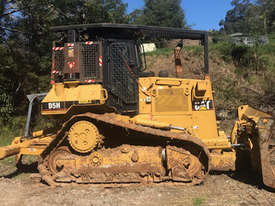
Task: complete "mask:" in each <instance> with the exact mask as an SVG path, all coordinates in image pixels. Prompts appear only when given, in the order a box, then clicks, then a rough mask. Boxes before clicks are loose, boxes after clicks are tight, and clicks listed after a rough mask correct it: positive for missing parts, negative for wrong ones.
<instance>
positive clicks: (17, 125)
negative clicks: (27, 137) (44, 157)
mask: <svg viewBox="0 0 275 206" xmlns="http://www.w3.org/2000/svg"><path fill="white" fill-rule="evenodd" d="M25 119H26V118H25V117H22V116H19V117H15V118H13V120H11V121H10V122H9V123H5V124H4V123H3V122H2V121H0V125H1V126H0V146H6V145H9V144H10V143H11V141H12V140H13V138H14V137H16V136H20V135H23V133H24V129H25Z"/></svg>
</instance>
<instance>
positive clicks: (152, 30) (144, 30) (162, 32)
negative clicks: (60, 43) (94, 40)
mask: <svg viewBox="0 0 275 206" xmlns="http://www.w3.org/2000/svg"><path fill="white" fill-rule="evenodd" d="M51 30H52V31H54V32H65V31H70V30H75V31H77V32H79V33H81V34H88V35H89V36H96V37H103V38H106V37H109V38H112V37H113V38H130V39H139V38H142V39H146V40H150V39H192V40H202V41H204V40H205V39H206V38H207V36H208V33H207V32H206V31H199V30H187V29H181V28H171V27H158V26H140V25H133V24H110V23H97V24H80V25H65V26H55V27H52V28H51Z"/></svg>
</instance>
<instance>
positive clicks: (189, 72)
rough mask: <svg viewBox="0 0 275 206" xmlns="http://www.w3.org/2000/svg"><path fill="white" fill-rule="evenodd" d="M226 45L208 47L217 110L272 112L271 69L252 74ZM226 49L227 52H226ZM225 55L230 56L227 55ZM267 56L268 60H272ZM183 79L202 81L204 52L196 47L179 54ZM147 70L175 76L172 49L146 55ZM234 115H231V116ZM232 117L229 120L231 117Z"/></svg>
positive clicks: (273, 83) (274, 94)
mask: <svg viewBox="0 0 275 206" xmlns="http://www.w3.org/2000/svg"><path fill="white" fill-rule="evenodd" d="M226 47H228V45H226V44H210V47H209V70H210V78H211V80H212V84H213V88H214V92H215V94H214V95H215V105H216V109H217V110H218V111H219V110H222V111H225V112H226V113H231V114H232V113H234V111H235V110H236V109H237V107H238V106H239V105H241V104H249V105H251V106H253V107H256V108H259V109H261V110H264V111H266V112H269V113H274V111H273V108H274V106H275V92H274V91H273V88H275V81H274V76H275V75H274V74H275V73H274V70H273V71H272V68H273V66H274V65H271V66H270V68H268V67H265V66H263V68H261V70H260V71H255V70H254V68H252V67H251V65H248V66H243V65H240V64H237V62H235V61H234V57H233V56H231V54H230V53H229V52H230V51H225V50H226V49H228V48H226ZM228 50H229V49H228ZM226 52H228V53H229V54H228V55H226ZM273 57H275V55H274V56H273V54H272V53H270V59H274V58H273ZM182 64H183V78H203V73H202V71H203V50H202V47H200V46H196V45H190V43H189V42H187V45H186V46H185V48H184V49H183V51H182ZM147 70H148V71H153V72H154V73H155V74H156V75H157V74H158V73H159V71H160V70H167V71H168V73H169V76H170V77H174V76H175V66H174V56H173V49H172V48H171V49H158V50H157V51H155V52H151V53H148V55H147ZM233 116H234V115H233ZM233 116H232V115H231V117H233Z"/></svg>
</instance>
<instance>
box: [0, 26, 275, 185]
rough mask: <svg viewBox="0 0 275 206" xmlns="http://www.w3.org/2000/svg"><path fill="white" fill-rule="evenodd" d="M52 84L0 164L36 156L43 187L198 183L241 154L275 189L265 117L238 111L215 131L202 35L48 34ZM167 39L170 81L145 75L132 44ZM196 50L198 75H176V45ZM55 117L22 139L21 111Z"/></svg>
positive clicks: (133, 31) (60, 29)
mask: <svg viewBox="0 0 275 206" xmlns="http://www.w3.org/2000/svg"><path fill="white" fill-rule="evenodd" d="M52 31H53V32H56V33H57V36H58V39H57V40H56V41H55V42H54V43H53V48H52V50H53V51H52V70H51V84H52V87H51V89H50V91H49V92H48V93H45V94H37V95H30V96H28V98H29V100H30V107H29V115H28V118H27V124H26V132H25V135H24V136H22V137H16V138H14V140H13V141H12V143H11V145H9V146H5V147H2V148H0V158H1V159H3V158H5V157H8V156H12V155H16V156H17V162H18V164H20V161H21V159H22V156H24V155H34V156H38V157H39V162H38V170H39V172H40V175H41V178H42V180H43V181H45V182H46V183H48V184H49V185H53V186H54V185H58V184H65V183H94V184H95V183H147V182H167V181H168V182H169V181H170V182H179V183H184V184H189V185H193V184H199V183H201V182H203V180H204V179H205V178H206V176H207V174H208V173H209V171H210V170H214V171H234V170H235V169H236V167H237V166H238V163H239V161H238V160H239V159H240V158H241V156H242V154H243V153H248V154H249V155H250V160H251V165H252V166H253V168H254V169H256V170H257V171H258V173H259V177H260V178H262V180H263V183H264V184H265V185H267V186H269V187H271V188H275V168H274V167H275V166H274V163H275V156H274V154H275V152H274V151H275V150H274V145H275V140H274V139H275V126H274V120H273V119H272V117H271V116H270V115H269V114H266V113H263V112H261V111H258V110H256V109H253V108H251V107H249V106H247V105H243V106H240V107H239V109H238V113H239V119H238V121H236V123H235V125H234V128H233V131H232V134H231V135H226V134H225V132H223V131H221V130H220V129H219V128H218V127H217V122H216V114H215V106H214V99H213V91H212V87H211V81H210V77H209V75H208V33H207V32H204V31H194V30H184V29H178V28H166V27H151V26H136V25H123V24H87V25H69V26H57V27H53V28H52ZM159 39H167V40H171V39H177V40H179V43H178V44H177V45H175V51H174V54H175V67H176V69H175V71H176V77H175V78H172V77H168V76H167V75H166V74H165V72H162V73H161V75H160V76H153V75H151V76H150V75H148V73H147V74H146V75H145V73H144V72H143V70H144V69H145V68H146V67H145V65H146V58H145V54H144V52H143V47H142V42H145V41H149V40H151V41H154V40H159ZM185 39H191V40H199V41H200V42H201V44H202V45H203V46H204V69H203V71H202V72H203V74H204V75H203V78H202V79H185V78H182V77H181V76H182V73H183V69H182V67H181V54H180V52H181V50H182V48H183V40H185ZM35 98H41V99H42V102H41V113H42V115H44V116H47V117H48V118H54V119H58V120H59V122H60V124H59V126H58V128H57V129H56V130H55V131H54V132H47V131H37V132H34V133H30V132H29V131H30V130H29V125H30V116H31V108H32V107H31V105H32V103H33V100H34V99H35Z"/></svg>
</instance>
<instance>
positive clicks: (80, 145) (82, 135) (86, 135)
mask: <svg viewBox="0 0 275 206" xmlns="http://www.w3.org/2000/svg"><path fill="white" fill-rule="evenodd" d="M68 136H69V143H70V146H71V147H72V148H73V149H74V150H75V151H77V152H79V153H87V152H90V151H92V150H93V149H94V148H95V147H96V145H97V144H98V143H99V142H100V140H101V136H100V134H99V131H98V129H97V127H96V126H95V125H94V124H93V123H91V122H89V121H85V120H81V121H78V122H76V123H74V124H73V125H72V126H71V128H70V130H69V135H68Z"/></svg>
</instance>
